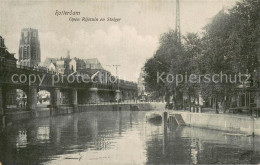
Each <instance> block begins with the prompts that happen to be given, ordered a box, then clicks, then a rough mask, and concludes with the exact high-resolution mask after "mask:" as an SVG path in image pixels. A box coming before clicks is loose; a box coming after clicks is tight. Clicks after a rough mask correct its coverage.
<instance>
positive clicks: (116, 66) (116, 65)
mask: <svg viewBox="0 0 260 165" xmlns="http://www.w3.org/2000/svg"><path fill="white" fill-rule="evenodd" d="M107 66H111V65H107ZM112 66H113V67H115V69H116V81H117V90H116V97H117V104H118V101H119V92H120V91H119V79H118V74H117V68H118V67H119V66H120V65H118V64H115V65H112Z"/></svg>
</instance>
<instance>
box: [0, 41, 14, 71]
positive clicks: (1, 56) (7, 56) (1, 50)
mask: <svg viewBox="0 0 260 165" xmlns="http://www.w3.org/2000/svg"><path fill="white" fill-rule="evenodd" d="M16 61H17V60H16V59H15V57H14V53H9V52H8V50H7V48H6V46H5V40H4V38H2V36H0V62H3V63H4V64H5V65H8V66H13V67H16Z"/></svg>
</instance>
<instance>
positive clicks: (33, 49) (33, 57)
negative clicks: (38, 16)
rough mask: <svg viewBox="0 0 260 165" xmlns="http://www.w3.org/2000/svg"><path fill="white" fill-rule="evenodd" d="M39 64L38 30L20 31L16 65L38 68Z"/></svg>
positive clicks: (27, 29)
mask: <svg viewBox="0 0 260 165" xmlns="http://www.w3.org/2000/svg"><path fill="white" fill-rule="evenodd" d="M40 62H41V51H40V41H39V37H38V30H37V29H31V28H26V29H22V32H21V40H20V46H19V61H18V63H19V64H20V65H23V66H28V67H34V66H38V65H39V63H40Z"/></svg>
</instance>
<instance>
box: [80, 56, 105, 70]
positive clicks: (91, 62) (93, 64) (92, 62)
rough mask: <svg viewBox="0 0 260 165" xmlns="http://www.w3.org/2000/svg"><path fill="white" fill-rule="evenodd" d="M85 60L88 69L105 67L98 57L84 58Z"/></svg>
mask: <svg viewBox="0 0 260 165" xmlns="http://www.w3.org/2000/svg"><path fill="white" fill-rule="evenodd" d="M83 61H84V62H85V63H86V68H87V69H88V68H89V69H103V67H102V65H101V63H100V62H99V60H98V59H97V58H93V59H83Z"/></svg>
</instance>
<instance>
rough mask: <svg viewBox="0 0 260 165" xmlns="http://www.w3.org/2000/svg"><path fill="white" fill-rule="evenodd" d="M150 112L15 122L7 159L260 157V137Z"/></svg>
mask: <svg viewBox="0 0 260 165" xmlns="http://www.w3.org/2000/svg"><path fill="white" fill-rule="evenodd" d="M146 113H148V112H137V111H133V112H130V111H102V112H84V113H78V114H71V115H65V116H57V117H51V118H43V119H34V120H30V121H23V122H17V123H13V124H12V125H10V126H8V127H7V128H6V129H5V130H3V131H2V132H1V133H0V162H2V164H4V165H8V164H11V165H13V164H26V165H28V164H60V165H71V164H84V165H85V164H93V165H97V164H109V165H111V164H137V165H139V164H209V163H243V164H244V163H253V164H254V163H256V164H257V163H260V152H259V151H260V140H259V137H255V138H253V137H251V136H247V135H241V134H229V133H224V132H220V131H214V130H207V129H200V128H192V127H188V126H186V127H178V126H174V125H170V126H167V125H164V124H163V122H160V121H147V120H146V118H145V115H146Z"/></svg>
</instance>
